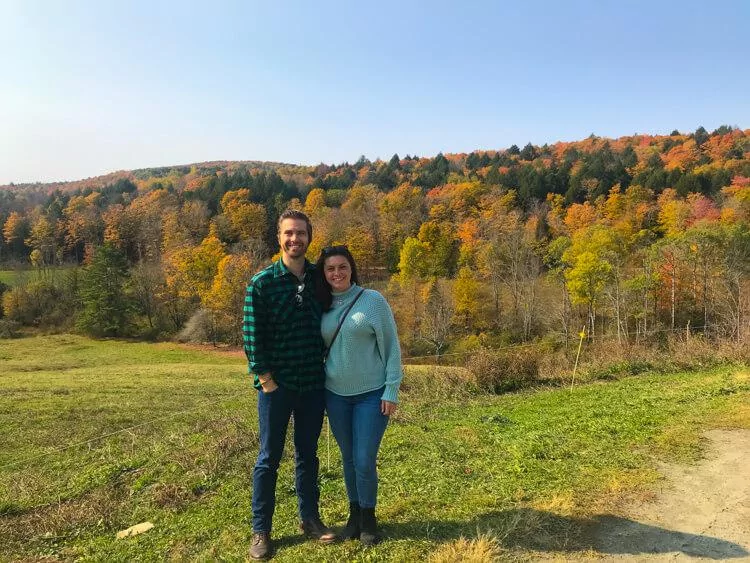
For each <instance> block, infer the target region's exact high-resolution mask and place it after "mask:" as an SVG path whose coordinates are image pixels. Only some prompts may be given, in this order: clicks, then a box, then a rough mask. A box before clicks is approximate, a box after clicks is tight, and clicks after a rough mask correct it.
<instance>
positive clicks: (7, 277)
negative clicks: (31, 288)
mask: <svg viewBox="0 0 750 563" xmlns="http://www.w3.org/2000/svg"><path fill="white" fill-rule="evenodd" d="M77 267H78V266H71V265H65V266H50V267H49V268H47V269H46V270H45V271H44V275H45V276H47V277H48V278H51V279H55V278H56V277H59V276H62V275H63V274H65V272H67V271H69V270H71V269H73V268H77ZM40 275H41V274H40V273H39V272H37V271H36V270H34V269H33V268H16V269H10V270H0V282H2V283H4V284H6V285H10V286H15V285H19V284H23V283H25V282H27V281H29V280H35V279H38V278H39V276H40Z"/></svg>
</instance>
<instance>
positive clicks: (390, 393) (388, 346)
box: [374, 294, 404, 403]
mask: <svg viewBox="0 0 750 563" xmlns="http://www.w3.org/2000/svg"><path fill="white" fill-rule="evenodd" d="M378 297H379V299H378V307H377V311H378V313H377V321H376V322H375V323H374V324H375V338H376V339H377V344H378V351H379V352H380V357H381V358H382V359H383V363H384V364H385V390H384V391H383V396H382V399H383V400H384V401H390V402H392V403H398V389H399V387H400V386H401V379H403V374H404V372H403V369H402V367H401V347H400V346H399V342H398V330H397V329H396V321H395V319H394V318H393V312H392V311H391V308H390V306H389V305H388V302H387V301H386V300H385V297H383V296H382V295H380V294H378Z"/></svg>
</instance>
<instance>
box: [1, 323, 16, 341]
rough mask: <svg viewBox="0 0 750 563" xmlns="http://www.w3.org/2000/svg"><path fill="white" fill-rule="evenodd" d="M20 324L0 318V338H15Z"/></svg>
mask: <svg viewBox="0 0 750 563" xmlns="http://www.w3.org/2000/svg"><path fill="white" fill-rule="evenodd" d="M20 326H21V325H19V324H18V323H17V322H16V321H11V320H10V319H0V338H15V337H16V336H18V328H19V327H20Z"/></svg>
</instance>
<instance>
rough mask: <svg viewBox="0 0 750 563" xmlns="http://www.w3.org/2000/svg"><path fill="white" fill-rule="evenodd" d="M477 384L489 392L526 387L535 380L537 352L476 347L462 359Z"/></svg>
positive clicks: (537, 370) (529, 349)
mask: <svg viewBox="0 0 750 563" xmlns="http://www.w3.org/2000/svg"><path fill="white" fill-rule="evenodd" d="M466 367H467V368H468V369H469V370H470V371H471V372H472V373H473V374H474V378H475V380H476V383H477V386H478V387H479V388H480V389H482V390H484V391H487V392H489V393H503V392H505V391H513V390H516V389H521V388H523V387H528V386H529V385H532V384H534V383H535V382H537V381H538V380H539V351H538V350H536V349H535V348H533V347H528V348H516V349H512V350H492V349H491V348H480V349H478V350H477V351H476V352H474V353H473V354H472V355H471V356H470V357H469V358H468V361H467V362H466Z"/></svg>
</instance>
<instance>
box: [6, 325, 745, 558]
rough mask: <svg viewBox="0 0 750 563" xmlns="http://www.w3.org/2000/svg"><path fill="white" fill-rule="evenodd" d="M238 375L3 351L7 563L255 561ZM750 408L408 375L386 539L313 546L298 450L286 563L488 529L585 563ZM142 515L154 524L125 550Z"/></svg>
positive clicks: (213, 364) (193, 360) (717, 381)
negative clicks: (306, 533) (629, 507)
mask: <svg viewBox="0 0 750 563" xmlns="http://www.w3.org/2000/svg"><path fill="white" fill-rule="evenodd" d="M245 373H246V367H245V361H244V357H243V356H242V354H241V353H240V352H237V351H228V350H219V349H211V348H201V347H186V346H179V345H176V344H146V343H135V342H126V341H116V340H91V339H87V338H85V337H81V336H74V335H56V336H45V337H29V338H23V339H17V340H0V428H2V432H1V433H0V560H2V561H6V560H7V561H12V560H20V559H38V558H45V557H50V558H61V559H83V560H90V561H133V560H139V561H157V560H158V561H161V560H165V559H166V560H177V561H180V560H203V561H207V560H228V561H242V560H244V559H245V557H246V553H247V549H248V548H249V542H250V536H251V530H250V499H251V472H252V467H253V463H254V460H255V456H256V454H257V432H256V428H257V423H256V412H255V404H256V403H255V392H254V391H253V390H252V388H251V385H250V381H249V378H248V377H247V375H246V374H245ZM749 398H750V372H748V370H747V368H746V367H743V366H742V365H738V364H727V365H723V366H719V367H713V368H710V369H706V370H703V371H691V372H679V373H670V374H664V373H658V374H657V373H650V372H646V373H642V374H639V375H637V376H629V377H608V378H607V380H606V381H605V380H592V381H588V382H586V383H584V384H581V385H578V386H576V387H575V388H573V389H570V388H569V387H567V386H565V387H562V386H553V385H550V386H547V387H538V388H535V389H530V390H526V391H522V392H518V393H513V394H505V395H491V394H484V393H481V392H479V391H477V390H476V386H475V385H473V383H472V376H471V374H470V373H469V372H468V371H467V370H464V369H461V368H449V367H436V366H407V367H406V376H405V380H404V389H403V393H402V406H401V409H400V410H399V412H398V414H397V416H395V417H394V420H393V421H392V424H391V426H390V428H389V430H388V432H387V433H386V437H385V440H384V443H383V447H382V450H381V457H380V462H379V469H380V476H381V488H380V496H379V503H380V504H379V509H378V512H379V517H380V519H381V521H382V524H383V530H384V533H385V536H386V540H385V541H384V542H383V543H381V544H380V545H378V546H375V547H372V548H366V549H365V548H362V547H361V546H360V545H359V543H358V542H351V541H350V542H344V543H337V544H335V545H333V546H319V545H316V544H315V543H312V542H309V541H304V540H303V538H302V537H301V535H300V534H299V533H298V531H297V518H296V500H295V495H294V490H293V459H292V457H293V456H292V454H291V452H292V448H291V447H287V452H286V454H285V458H284V461H283V465H282V468H281V471H280V477H279V485H278V495H277V509H276V516H275V519H274V526H275V529H274V537H275V539H276V540H277V545H278V553H277V556H276V557H275V560H277V561H299V560H310V561H314V560H326V561H405V560H408V561H412V560H419V559H425V558H428V557H432V558H433V559H434V560H436V561H439V560H440V558H441V554H443V555H442V557H445V554H446V553H451V551H450V550H451V549H464V548H466V549H470V547H471V544H467V543H466V542H463V543H462V542H461V540H460V538H462V537H465V538H469V539H471V538H476V537H477V536H478V535H482V536H483V537H485V538H493V539H494V540H496V544H495V547H494V548H493V549H495V554H496V555H501V556H502V558H503V559H517V560H524V559H530V558H534V557H536V556H538V555H539V554H540V553H553V554H554V553H557V554H572V553H586V552H587V550H589V549H590V545H591V543H590V538H588V537H587V533H586V530H587V524H588V523H590V522H591V520H592V518H595V517H596V516H597V515H600V514H608V513H614V512H616V511H617V507H618V506H620V505H621V503H623V502H624V501H627V500H629V499H633V498H640V497H647V496H648V494H649V492H650V491H651V490H652V489H653V488H654V487H655V486H656V484H657V482H658V479H659V473H658V470H657V467H658V463H659V462H661V461H665V460H667V461H675V460H679V461H685V462H690V461H694V460H696V459H699V458H700V456H701V455H702V451H703V450H702V445H703V444H702V439H701V432H702V430H704V429H707V428H711V427H750V407H748V405H749V404H750V401H749V400H748V399H749ZM320 457H321V509H322V516H323V519H324V521H326V522H327V523H329V524H332V525H335V526H341V525H343V522H344V520H345V516H346V510H347V503H346V496H345V492H344V485H343V480H342V474H341V469H340V464H339V456H338V452H337V448H336V446H335V443H334V442H333V440H332V439H331V440H330V441H329V440H328V436H327V433H326V430H325V429H324V433H323V436H322V438H321V442H320ZM143 521H149V522H152V523H153V524H154V528H153V529H152V530H150V531H148V532H147V533H145V534H142V535H139V536H136V537H132V538H127V539H124V540H116V539H115V534H116V533H117V531H119V530H121V529H124V528H127V527H129V526H132V525H134V524H138V523H140V522H143ZM456 546H459V547H458V548H457V547H456ZM461 546H463V547H461Z"/></svg>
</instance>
